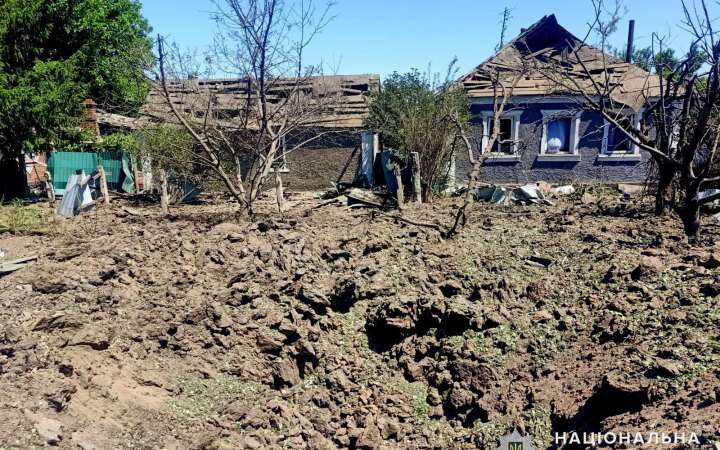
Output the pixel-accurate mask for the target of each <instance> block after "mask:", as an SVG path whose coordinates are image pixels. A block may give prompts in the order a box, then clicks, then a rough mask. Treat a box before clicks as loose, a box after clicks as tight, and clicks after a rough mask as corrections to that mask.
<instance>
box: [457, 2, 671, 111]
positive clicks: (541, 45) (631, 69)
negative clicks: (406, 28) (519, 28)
mask: <svg viewBox="0 0 720 450" xmlns="http://www.w3.org/2000/svg"><path fill="white" fill-rule="evenodd" d="M490 74H497V75H499V76H500V79H502V80H505V81H506V83H505V85H506V86H507V85H509V84H510V82H508V80H515V77H518V76H519V77H521V78H520V79H519V81H518V82H517V85H516V87H515V88H514V89H513V91H512V95H513V96H538V95H568V94H575V95H577V94H582V93H585V94H587V95H589V96H592V97H594V96H598V88H597V87H596V86H598V87H599V88H600V91H601V92H603V93H605V94H607V95H608V96H609V97H610V98H612V100H614V101H617V102H620V103H622V104H624V105H626V106H629V107H631V108H633V109H635V110H637V109H639V108H640V107H641V106H642V105H643V104H645V103H646V101H647V99H648V98H651V97H656V96H658V95H659V93H660V87H659V86H660V79H659V77H658V76H656V75H653V74H650V73H648V72H647V71H645V70H643V69H641V68H640V67H638V66H636V65H634V64H630V63H627V62H625V61H623V60H621V59H619V58H616V57H613V56H610V55H608V54H606V53H603V52H602V51H601V50H599V49H597V48H594V47H591V46H589V45H587V44H585V43H584V42H583V41H582V40H581V39H579V38H577V37H575V36H574V35H573V34H572V33H570V32H569V31H568V30H566V29H565V28H563V27H562V26H561V25H560V24H559V23H558V22H557V19H556V18H555V16H554V15H550V16H545V17H543V18H542V19H540V20H539V21H538V22H536V23H535V24H533V25H532V26H531V27H530V28H528V29H526V30H524V31H523V32H522V33H521V34H520V35H519V36H518V37H516V38H515V39H513V40H512V41H511V42H509V43H508V44H507V45H505V46H504V47H503V48H502V49H500V50H499V51H498V52H497V53H496V54H495V55H493V56H492V57H491V58H489V59H488V60H486V61H485V62H483V63H482V64H480V65H479V66H477V67H476V68H475V69H473V70H472V71H471V72H470V73H469V74H467V75H466V76H465V77H463V78H462V80H461V81H462V83H463V85H464V88H465V90H466V92H467V93H468V95H469V96H470V97H475V98H483V97H493V96H494V90H495V89H494V86H493V81H492V76H491V75H490Z"/></svg>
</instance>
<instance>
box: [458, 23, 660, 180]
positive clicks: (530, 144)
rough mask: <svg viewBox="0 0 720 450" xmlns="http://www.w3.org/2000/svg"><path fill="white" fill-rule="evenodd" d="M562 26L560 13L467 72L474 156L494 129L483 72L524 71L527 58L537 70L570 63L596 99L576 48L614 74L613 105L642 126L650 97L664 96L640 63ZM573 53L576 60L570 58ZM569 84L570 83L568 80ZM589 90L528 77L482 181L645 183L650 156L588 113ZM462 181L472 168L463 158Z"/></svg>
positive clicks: (598, 68)
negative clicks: (592, 44)
mask: <svg viewBox="0 0 720 450" xmlns="http://www.w3.org/2000/svg"><path fill="white" fill-rule="evenodd" d="M579 44H581V40H580V39H578V38H577V37H575V36H573V35H572V34H571V33H570V32H569V31H567V30H566V29H565V28H563V27H562V26H560V25H559V24H558V22H557V20H556V19H555V16H554V15H550V16H546V17H543V18H542V19H541V20H540V21H538V22H537V23H535V24H534V25H532V26H531V27H529V28H527V29H526V30H524V31H523V32H522V33H521V34H520V35H519V36H518V37H516V38H515V39H514V40H512V41H511V42H510V43H508V44H507V45H505V46H504V47H503V48H502V49H500V50H499V51H498V52H497V53H496V54H495V55H493V56H492V57H491V58H489V59H488V60H487V61H485V62H483V63H482V64H481V65H480V66H478V67H477V68H476V69H474V70H473V71H472V72H470V73H469V74H467V75H466V76H465V77H464V78H463V79H462V83H463V86H464V88H465V90H466V92H467V94H468V96H469V97H470V101H471V117H472V118H471V124H472V129H473V142H474V146H475V151H476V152H478V153H480V152H481V151H482V150H483V149H484V148H485V145H484V144H485V143H486V142H487V138H488V136H489V134H490V132H491V130H492V128H493V98H494V93H493V84H492V83H491V82H490V80H488V79H487V76H486V75H485V74H486V73H487V71H486V70H484V69H489V68H490V69H494V70H504V69H505V68H507V69H512V68H513V67H517V66H518V63H519V61H520V60H521V58H534V59H535V60H537V62H538V63H540V64H538V66H541V64H542V63H543V62H545V61H548V60H549V59H550V58H555V59H556V60H557V59H561V60H563V61H569V63H568V64H569V65H570V67H569V70H568V71H567V73H568V75H567V76H568V77H578V86H586V87H587V88H588V90H587V94H588V95H590V96H592V95H594V94H593V91H592V89H590V86H591V85H590V84H588V83H589V82H588V79H587V77H584V79H583V75H585V74H584V69H580V68H579V67H577V64H576V67H572V62H573V59H574V57H575V56H574V50H573V49H577V51H578V56H579V57H580V58H581V59H582V61H583V64H584V65H585V67H586V68H587V69H588V70H589V71H590V72H591V73H593V76H595V75H596V74H597V76H598V77H601V76H602V75H603V74H604V73H605V72H607V73H609V74H610V83H612V84H613V86H614V88H613V90H612V99H613V101H614V102H616V104H622V105H623V113H622V115H623V119H622V120H627V121H632V123H634V124H639V122H640V120H642V113H643V107H644V106H645V105H646V103H647V100H648V98H649V96H650V97H651V96H653V95H658V92H659V91H658V85H659V84H658V78H657V77H656V76H655V75H651V74H649V73H648V72H646V71H644V70H643V69H641V68H639V67H638V66H636V65H633V64H630V63H628V62H626V61H623V60H620V59H618V58H615V57H612V56H609V55H607V54H604V53H602V52H601V51H600V50H598V49H595V48H592V47H589V46H587V45H579ZM568 55H570V56H571V57H568ZM568 80H569V79H568ZM581 94H582V91H579V92H578V91H574V93H569V92H568V91H567V90H564V89H562V88H561V87H560V86H559V85H558V84H557V83H554V82H553V81H551V80H550V79H548V77H547V76H544V75H543V74H542V73H540V72H538V71H535V72H533V71H529V72H527V73H526V75H525V76H523V78H522V79H521V80H520V82H519V83H518V84H517V86H516V87H515V89H514V91H513V95H512V97H511V98H509V102H508V105H507V107H506V111H505V113H504V115H503V116H502V118H501V119H500V135H499V136H498V141H497V142H496V143H495V145H494V146H493V148H492V149H491V152H490V153H491V154H490V155H489V156H488V157H487V160H486V161H485V163H484V167H483V171H482V178H483V180H485V181H493V182H500V183H526V182H536V181H548V182H571V181H579V182H640V181H643V180H644V179H645V177H646V173H647V170H648V166H649V164H648V162H649V155H648V154H647V153H645V152H643V151H641V150H640V149H639V148H638V147H637V146H636V145H634V144H633V143H632V142H630V141H629V140H628V139H627V137H626V136H625V135H624V134H623V133H622V132H620V131H618V130H617V129H616V128H615V127H614V126H611V125H610V124H608V123H607V122H606V121H605V120H604V119H603V117H602V115H601V114H600V113H598V112H595V111H589V110H586V109H584V108H583V107H582V105H583V103H584V102H583V101H582V95H581ZM457 166H458V174H457V175H458V177H460V178H463V177H465V176H466V173H467V172H469V170H470V163H469V161H468V158H467V157H463V155H458V162H457Z"/></svg>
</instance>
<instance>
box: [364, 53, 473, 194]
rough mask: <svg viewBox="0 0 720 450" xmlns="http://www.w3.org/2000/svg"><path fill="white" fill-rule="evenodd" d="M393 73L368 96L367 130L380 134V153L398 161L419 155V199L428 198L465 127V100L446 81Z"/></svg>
mask: <svg viewBox="0 0 720 450" xmlns="http://www.w3.org/2000/svg"><path fill="white" fill-rule="evenodd" d="M454 73H455V71H454V64H451V65H450V67H449V69H448V72H447V76H446V77H445V79H444V80H442V81H441V80H440V77H439V76H438V75H431V74H429V73H425V74H423V73H421V72H419V71H418V70H417V69H413V70H411V71H410V72H408V73H405V74H399V73H393V74H392V75H390V77H388V78H387V79H386V80H385V81H384V82H383V85H382V89H381V90H380V91H379V92H378V93H377V94H374V97H373V101H372V103H371V105H370V116H369V118H368V120H367V124H366V125H367V126H368V127H369V128H371V129H373V130H375V131H377V132H380V133H381V134H382V139H383V143H384V145H385V146H386V147H391V148H393V149H395V150H398V151H399V152H400V153H401V154H403V155H408V154H409V153H410V152H418V153H419V154H420V166H421V167H420V176H421V179H422V186H423V197H424V198H426V199H427V198H428V197H430V196H431V195H432V191H433V189H435V188H437V187H439V186H440V185H441V184H442V182H443V181H444V179H445V178H446V176H447V170H448V167H449V162H450V159H451V157H452V154H453V152H454V151H455V148H456V146H459V147H458V148H462V145H461V144H460V143H459V142H458V135H459V133H460V132H464V131H465V127H466V126H467V123H468V100H467V97H466V95H465V93H464V91H463V90H462V88H461V87H459V86H457V85H456V84H455V83H454V82H453V80H452V75H453V74H454Z"/></svg>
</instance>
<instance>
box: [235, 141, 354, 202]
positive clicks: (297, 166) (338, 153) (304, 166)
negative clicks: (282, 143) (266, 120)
mask: <svg viewBox="0 0 720 450" xmlns="http://www.w3.org/2000/svg"><path fill="white" fill-rule="evenodd" d="M318 135H320V137H319V138H315V137H316V136H318ZM309 139H312V141H311V142H310V143H307V144H303V143H304V142H306V141H308V140H309ZM297 146H299V147H298V148H295V147H297ZM356 146H358V147H359V146H360V130H356V129H337V130H303V131H300V132H298V133H294V134H293V135H292V136H289V137H288V138H287V142H286V147H287V149H288V154H287V155H286V161H287V164H286V169H287V170H282V171H281V177H282V180H283V186H284V187H285V189H286V190H288V191H316V190H328V189H330V188H331V187H333V186H334V183H335V182H336V181H337V179H338V176H339V175H340V172H341V171H342V169H343V167H344V166H345V164H346V163H348V160H349V159H350V157H351V156H352V155H353V150H354V149H355V147H356ZM251 164H252V160H251V159H245V160H244V161H243V173H244V175H245V176H247V174H248V172H249V169H250V166H251ZM359 164H360V151H359V149H358V151H356V152H355V155H354V156H353V158H352V160H351V161H350V162H349V164H348V168H347V171H346V172H345V175H344V176H343V178H342V179H341V181H344V182H351V181H352V180H353V178H354V177H355V173H356V171H357V169H358V166H359ZM273 178H274V175H273V174H271V178H270V179H268V181H267V182H266V183H265V188H266V189H271V188H272V187H273V186H274V182H273Z"/></svg>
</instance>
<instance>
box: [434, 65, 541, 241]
mask: <svg viewBox="0 0 720 450" xmlns="http://www.w3.org/2000/svg"><path fill="white" fill-rule="evenodd" d="M526 73H527V67H526V65H525V61H521V62H520V64H518V65H517V66H516V67H512V68H508V67H504V68H499V67H494V66H493V65H488V66H487V67H485V68H483V69H480V71H479V72H478V74H477V75H476V76H477V77H479V78H480V79H483V80H485V81H486V82H489V83H490V84H491V86H492V91H493V103H492V104H493V109H492V118H493V120H492V121H491V123H492V124H493V126H492V128H491V129H490V130H488V131H487V140H486V142H485V145H484V147H483V148H481V152H480V155H478V156H477V157H476V156H475V154H474V152H473V145H472V143H471V142H470V139H469V138H468V137H467V135H466V134H465V133H464V128H463V126H462V124H461V123H460V121H459V120H457V119H456V126H457V129H458V135H459V136H460V137H461V139H462V141H463V143H464V144H465V148H466V149H467V152H468V158H469V160H470V163H471V164H472V171H471V172H470V179H469V181H468V188H467V192H465V197H464V199H463V203H462V205H461V206H460V207H459V208H458V210H457V213H456V214H455V220H454V221H453V224H452V226H451V227H450V229H449V230H448V231H447V233H446V237H448V238H452V237H454V236H455V235H457V234H458V233H459V232H460V231H461V230H462V229H463V227H464V226H465V224H466V222H467V211H468V208H470V206H471V205H472V204H473V203H474V202H475V189H476V188H477V186H478V184H479V183H480V179H481V176H482V167H483V164H484V163H485V161H486V160H487V158H488V157H489V156H490V155H491V154H492V149H493V147H494V146H495V143H496V142H497V141H498V137H499V136H500V119H501V118H502V117H503V114H505V112H506V108H507V107H508V102H509V101H510V100H511V98H512V96H513V92H514V91H515V88H516V87H517V85H518V83H519V82H520V80H522V78H523V76H525V74H526Z"/></svg>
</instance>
